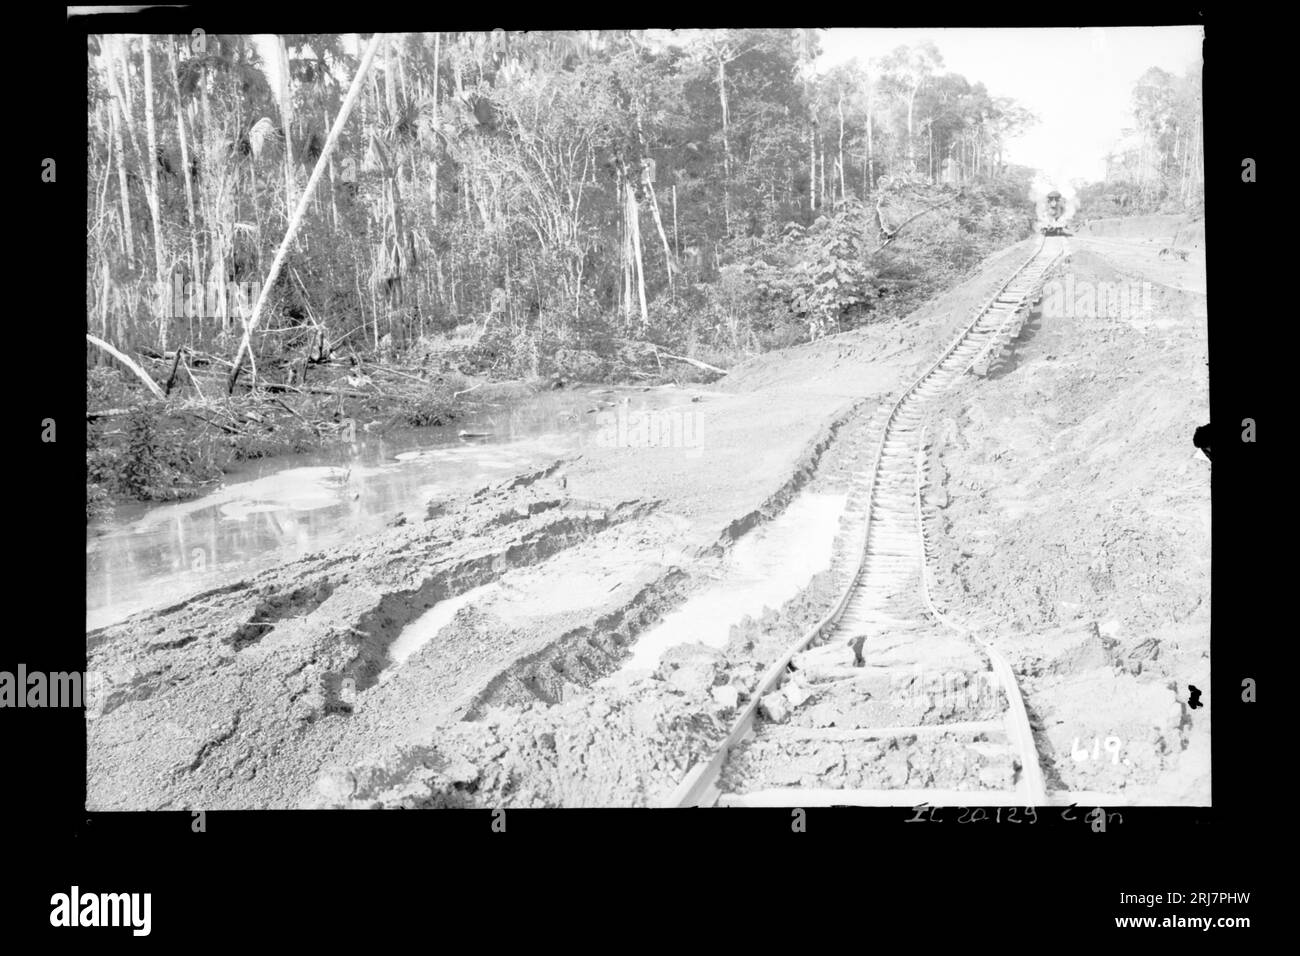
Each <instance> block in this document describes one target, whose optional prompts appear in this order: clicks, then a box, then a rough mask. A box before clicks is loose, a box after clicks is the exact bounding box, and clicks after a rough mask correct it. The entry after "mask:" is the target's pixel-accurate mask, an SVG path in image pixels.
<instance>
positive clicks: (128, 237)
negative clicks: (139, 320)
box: [108, 96, 135, 268]
mask: <svg viewBox="0 0 1300 956" xmlns="http://www.w3.org/2000/svg"><path fill="white" fill-rule="evenodd" d="M121 106H122V103H121V101H120V100H119V99H118V98H117V97H116V96H114V97H113V98H112V101H111V105H110V106H109V111H108V122H109V128H110V129H111V130H112V133H113V139H114V141H115V142H116V144H117V188H118V193H119V196H120V201H121V203H122V239H123V240H124V242H125V245H126V261H127V265H128V266H130V267H132V268H134V267H135V228H134V226H132V225H131V194H130V192H129V191H128V190H127V188H126V144H125V143H124V142H123V140H122V123H120V122H118V114H119V112H120V110H121Z"/></svg>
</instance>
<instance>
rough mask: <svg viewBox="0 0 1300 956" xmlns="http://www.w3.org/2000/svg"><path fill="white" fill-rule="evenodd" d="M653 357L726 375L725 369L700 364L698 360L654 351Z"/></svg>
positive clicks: (706, 363) (705, 363) (703, 363)
mask: <svg viewBox="0 0 1300 956" xmlns="http://www.w3.org/2000/svg"><path fill="white" fill-rule="evenodd" d="M655 355H656V356H658V355H663V357H664V358H667V359H673V360H675V361H678V362H686V363H687V364H688V365H694V366H695V367H696V368H702V369H704V370H705V371H706V372H717V373H718V374H719V375H726V374H727V370H726V369H725V368H718V367H717V366H716V365H710V364H709V363H708V362H701V361H700V360H699V359H693V358H687V357H686V356H685V355H673V354H671V353H669V352H662V353H661V352H660V351H659V350H658V349H656V350H655Z"/></svg>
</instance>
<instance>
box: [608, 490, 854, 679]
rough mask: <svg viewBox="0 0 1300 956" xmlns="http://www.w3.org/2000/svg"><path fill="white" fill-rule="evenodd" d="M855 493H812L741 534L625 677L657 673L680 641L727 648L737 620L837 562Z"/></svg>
mask: <svg viewBox="0 0 1300 956" xmlns="http://www.w3.org/2000/svg"><path fill="white" fill-rule="evenodd" d="M847 501H848V496H847V495H843V494H813V493H805V494H802V495H800V496H798V497H797V498H796V499H795V500H794V501H793V502H791V504H790V506H789V507H788V508H787V509H786V510H785V511H784V512H783V513H782V514H781V515H779V516H778V517H776V518H775V519H773V520H772V521H771V522H769V523H768V524H765V525H763V526H762V527H760V528H758V529H756V530H755V531H753V532H751V533H750V534H747V535H745V536H744V537H743V538H741V539H740V541H738V542H737V543H736V545H735V547H734V548H733V549H732V550H731V552H730V553H729V554H728V555H727V557H726V558H725V559H724V560H723V561H722V563H721V565H720V566H719V568H718V570H717V571H716V573H715V574H714V575H713V576H712V580H711V581H710V583H709V584H708V585H707V586H706V587H705V589H704V590H702V591H700V592H698V593H697V594H695V595H693V596H692V597H691V598H689V599H688V600H687V601H686V602H685V603H684V604H683V605H682V606H681V607H679V608H677V609H676V610H674V611H673V612H671V613H670V614H668V615H666V616H665V618H664V620H663V621H662V622H660V623H659V624H658V625H657V626H656V627H654V628H653V629H651V630H650V631H648V632H646V633H645V634H643V635H641V636H640V637H639V638H638V639H637V642H636V645H635V646H634V647H633V649H632V656H631V657H630V658H629V659H628V661H627V663H626V664H625V665H624V666H623V667H622V668H621V670H620V672H619V674H618V675H617V676H618V677H620V678H630V677H633V676H636V675H639V674H643V673H648V672H650V671H653V670H654V669H655V667H656V666H657V665H658V663H659V658H660V656H661V655H662V654H663V653H664V651H666V650H668V649H669V648H670V647H674V646H676V645H678V644H687V643H701V644H705V645H708V646H710V647H718V648H720V647H723V646H725V645H726V643H727V640H728V638H729V637H730V634H731V628H732V625H734V624H737V623H739V622H740V621H741V620H742V619H743V618H744V617H746V616H747V615H748V616H753V617H757V616H759V615H761V614H762V613H763V610H764V609H765V608H768V607H773V608H775V607H779V606H781V605H782V604H784V603H785V602H786V601H788V600H789V599H790V598H792V597H794V595H795V594H797V593H798V592H799V591H801V590H802V589H803V588H805V587H807V585H808V582H809V581H810V580H811V579H812V578H813V576H814V575H816V574H818V573H819V572H821V571H824V570H826V569H827V568H829V567H830V564H831V559H832V556H833V554H832V552H833V547H834V542H835V537H836V535H837V534H838V533H839V530H840V516H841V515H842V514H843V512H844V508H845V505H846V503H847Z"/></svg>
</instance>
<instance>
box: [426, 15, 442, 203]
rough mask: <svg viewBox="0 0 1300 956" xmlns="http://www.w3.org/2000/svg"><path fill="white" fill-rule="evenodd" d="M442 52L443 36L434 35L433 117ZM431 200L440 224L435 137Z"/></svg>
mask: <svg viewBox="0 0 1300 956" xmlns="http://www.w3.org/2000/svg"><path fill="white" fill-rule="evenodd" d="M441 52H442V34H441V33H435V34H434V35H433V115H434V117H435V120H436V118H437V116H438V87H439V86H440V85H441V84H440V83H439V82H438V56H439V54H440V53H441ZM429 199H430V201H431V202H432V204H433V222H434V225H437V223H438V140H437V135H436V134H435V136H434V141H433V148H432V149H431V150H429Z"/></svg>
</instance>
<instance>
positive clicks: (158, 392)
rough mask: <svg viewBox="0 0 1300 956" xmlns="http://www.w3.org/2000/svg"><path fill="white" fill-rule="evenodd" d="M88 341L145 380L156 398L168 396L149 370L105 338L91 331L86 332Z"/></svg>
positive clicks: (141, 379)
mask: <svg viewBox="0 0 1300 956" xmlns="http://www.w3.org/2000/svg"><path fill="white" fill-rule="evenodd" d="M86 341H87V342H89V343H90V344H91V345H94V346H97V347H98V348H101V349H103V350H104V351H105V352H107V353H108V354H109V355H111V356H113V358H115V359H117V360H118V361H119V362H121V363H122V364H123V365H125V366H126V367H127V368H128V369H129V370H130V371H131V372H132V373H134V375H135V377H136V378H138V379H139V380H140V381H142V382H144V384H145V386H146V387H147V388H148V389H149V391H150V392H152V393H153V394H154V396H155V397H156V398H159V399H163V398H166V396H165V395H163V390H162V389H161V388H159V387H158V383H157V382H155V381H154V380H153V378H152V377H150V375H149V373H148V372H146V371H145V370H144V369H142V368H141V367H140V366H139V365H137V364H136V363H135V362H134V361H132V360H131V358H130V357H128V356H126V355H124V354H122V353H121V352H119V351H118V350H117V349H115V348H113V346H111V345H109V344H108V343H107V342H105V341H104V340H103V339H101V338H96V337H95V336H93V335H91V334H90V333H89V332H87V333H86Z"/></svg>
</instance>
